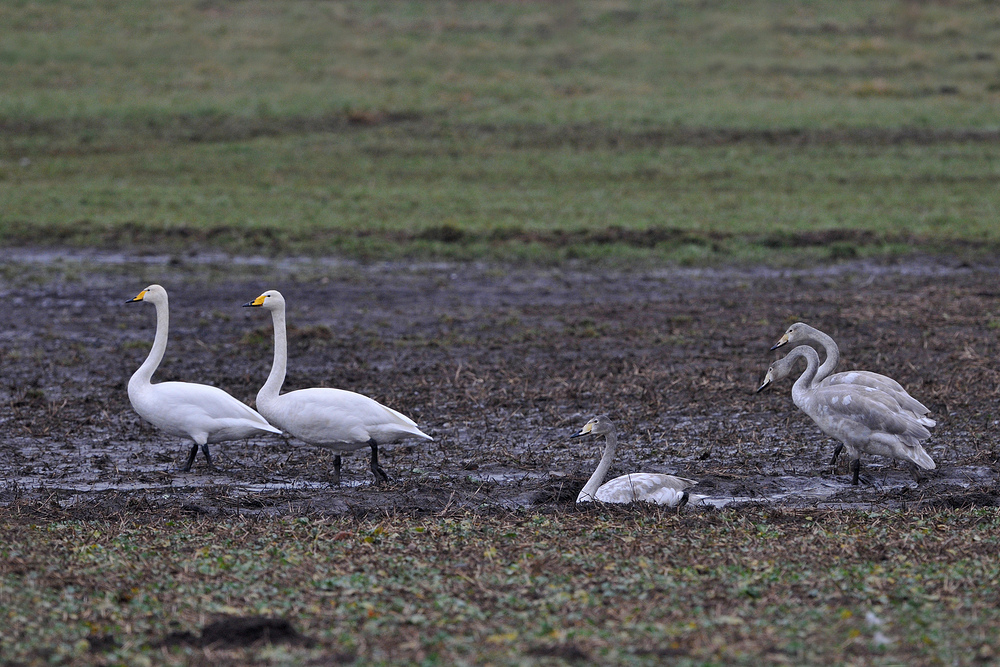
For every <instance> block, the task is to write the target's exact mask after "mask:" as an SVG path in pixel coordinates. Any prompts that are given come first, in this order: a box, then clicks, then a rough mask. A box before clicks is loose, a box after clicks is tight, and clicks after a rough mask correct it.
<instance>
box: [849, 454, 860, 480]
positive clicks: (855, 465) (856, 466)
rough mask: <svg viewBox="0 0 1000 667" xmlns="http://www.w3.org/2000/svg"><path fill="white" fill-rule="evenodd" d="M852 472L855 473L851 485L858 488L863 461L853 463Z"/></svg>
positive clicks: (857, 460)
mask: <svg viewBox="0 0 1000 667" xmlns="http://www.w3.org/2000/svg"><path fill="white" fill-rule="evenodd" d="M851 472H852V473H853V476H852V477H851V484H853V485H854V486H857V485H858V474H859V473H860V472H861V459H854V460H853V461H851Z"/></svg>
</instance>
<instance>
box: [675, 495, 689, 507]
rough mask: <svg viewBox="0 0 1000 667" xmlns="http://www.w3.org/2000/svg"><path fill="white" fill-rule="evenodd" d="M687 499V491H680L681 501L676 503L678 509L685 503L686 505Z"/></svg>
mask: <svg viewBox="0 0 1000 667" xmlns="http://www.w3.org/2000/svg"><path fill="white" fill-rule="evenodd" d="M689 499H690V496H689V495H688V492H687V491H685V492H684V493H682V494H681V501H680V502H679V503H677V509H680V508H682V507H684V506H685V505H687V504H688V500H689Z"/></svg>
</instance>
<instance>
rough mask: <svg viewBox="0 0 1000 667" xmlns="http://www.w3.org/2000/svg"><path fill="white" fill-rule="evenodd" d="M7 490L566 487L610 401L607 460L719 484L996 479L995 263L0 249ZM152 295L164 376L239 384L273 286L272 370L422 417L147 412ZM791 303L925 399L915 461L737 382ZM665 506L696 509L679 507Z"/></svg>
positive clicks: (999, 465)
mask: <svg viewBox="0 0 1000 667" xmlns="http://www.w3.org/2000/svg"><path fill="white" fill-rule="evenodd" d="M0 260H2V269H0V296H2V298H3V302H4V303H5V305H6V308H5V314H6V317H5V318H4V323H3V325H0V452H2V456H0V505H7V506H16V507H22V508H24V507H33V508H35V509H36V510H43V509H44V508H50V509H51V510H52V511H53V512H55V513H58V514H59V515H61V516H65V515H67V514H68V515H70V516H75V517H80V518H88V517H103V516H108V515H110V514H114V513H120V512H122V511H123V510H128V511H130V512H133V511H134V512H142V513H145V514H149V515H155V514H157V513H170V514H176V513H177V512H178V511H182V512H189V513H192V514H209V515H218V514H227V513H229V514H235V513H240V514H257V513H269V514H291V515H299V514H305V513H321V514H332V515H343V514H350V515H359V516H360V515H373V514H379V513H408V514H409V513H441V512H447V511H450V510H462V509H469V508H475V509H476V510H477V511H481V512H493V511H497V512H506V511H510V510H511V509H516V508H534V509H538V510H541V511H548V510H552V509H556V508H560V507H562V508H565V509H569V508H572V507H573V501H574V499H575V497H576V493H577V492H578V491H579V489H580V488H581V487H582V485H583V483H584V482H585V481H586V479H587V477H588V476H589V474H590V472H591V471H592V470H593V468H594V466H595V465H596V462H597V459H598V457H599V454H600V444H601V443H599V442H598V441H596V440H586V439H574V440H570V439H569V436H570V435H572V434H573V433H575V432H576V431H577V430H578V429H579V428H580V427H581V426H582V425H583V423H584V422H585V421H586V420H587V419H588V418H589V417H590V416H592V415H594V414H597V413H608V414H609V415H611V416H612V417H613V418H614V419H615V420H616V421H617V423H618V427H619V433H620V435H621V439H622V441H623V446H622V447H621V448H620V451H619V455H618V458H617V460H616V463H615V465H614V467H613V468H612V471H611V474H612V475H618V474H623V473H626V472H636V471H649V472H668V473H676V474H680V475H683V476H686V477H691V478H695V479H697V480H700V484H699V486H698V487H697V488H696V489H694V491H696V492H698V493H701V494H704V495H708V496H712V497H713V498H716V499H722V500H724V499H729V498H733V497H738V498H741V499H753V500H754V501H755V502H769V503H784V504H793V505H806V506H822V507H831V506H832V507H859V508H866V509H867V508H879V507H898V506H901V505H908V506H910V505H912V506H916V505H936V506H968V505H996V504H998V503H1000V485H998V482H997V473H998V470H1000V461H998V459H1000V435H998V434H997V429H996V426H997V420H998V419H1000V417H998V412H1000V411H998V399H1000V371H998V366H1000V362H998V354H997V353H998V347H1000V282H998V277H1000V265H992V266H967V265H961V264H959V263H957V262H952V261H948V260H928V259H911V260H905V261H902V262H896V263H891V264H875V263H867V262H855V263H845V264H837V265H833V266H826V267H822V268H818V269H797V270H779V269H769V268H763V267H758V268H745V269H744V268H741V269H735V268H729V269H655V270H654V269H649V270H641V269H637V270H633V271H618V270H609V269H603V268H593V267H587V266H583V265H580V266H574V267H570V268H565V267H563V268H537V267H536V268H526V267H515V266H498V265H464V264H463V265H452V264H439V265H437V264H420V265H415V266H414V265H407V264H373V265H362V264H354V263H347V262H334V261H330V262H320V261H315V260H301V261H287V260H286V261H271V260H263V259H259V260H246V259H243V260H234V259H231V258H225V257H213V256H207V255H202V256H191V257H182V258H176V257H174V258H170V257H143V258H138V259H127V258H124V257H121V256H115V255H95V254H88V255H57V254H52V253H45V252H31V251H24V250H21V251H5V252H4V253H2V254H0ZM152 282H158V283H161V284H162V285H164V286H165V287H166V288H167V290H168V291H169V293H170V299H171V304H170V305H171V330H170V342H169V345H168V348H167V354H166V357H165V359H164V362H163V364H162V365H161V367H160V370H159V371H158V373H157V375H156V379H158V380H188V381H197V382H205V383H209V384H214V385H216V386H219V387H222V388H224V389H226V390H227V391H229V392H230V393H232V394H233V395H235V396H236V397H238V398H240V399H241V400H244V401H246V402H248V403H251V404H252V401H253V399H254V395H255V394H256V391H257V389H258V388H259V386H260V384H261V383H262V382H263V380H264V378H265V377H266V376H267V373H268V370H269V368H270V363H271V354H272V347H271V324H270V319H269V318H268V317H267V314H266V313H264V312H261V311H259V310H250V309H243V308H241V305H242V304H243V303H245V302H247V301H249V300H250V299H252V298H253V297H255V296H257V295H258V294H259V293H260V292H261V291H263V290H265V289H269V288H275V289H279V290H281V291H282V292H283V293H284V295H285V297H286V299H287V300H288V303H289V313H288V318H289V324H290V326H291V329H290V332H289V335H290V342H289V346H290V355H291V358H290V361H289V374H288V377H287V379H286V382H285V389H286V390H288V389H296V388H302V387H308V386H329V387H341V388H345V389H351V390H354V391H358V392H361V393H364V394H366V395H368V396H371V397H373V398H375V399H377V400H379V401H381V402H383V403H385V404H386V405H389V406H391V407H394V408H397V409H399V410H401V411H403V412H404V413H406V414H408V415H410V416H411V417H412V418H414V419H415V420H416V421H417V422H418V423H419V425H420V426H421V428H422V429H423V430H424V431H426V432H427V433H429V434H431V435H433V436H434V438H435V441H434V442H433V443H427V444H424V443H419V442H416V441H414V442H409V443H403V444H399V445H394V446H389V447H385V448H384V449H383V452H382V464H383V467H384V468H385V469H386V470H387V471H388V473H389V475H390V476H391V478H392V480H391V482H390V484H388V485H387V486H384V487H377V486H374V485H373V484H372V481H373V480H372V475H371V472H370V471H369V470H368V466H367V460H366V458H365V457H363V456H362V457H359V456H355V457H353V458H348V459H345V465H344V472H343V480H344V483H343V484H342V485H341V486H339V487H334V486H331V484H330V483H329V473H330V471H331V469H332V458H333V457H332V454H331V453H329V452H327V451H324V450H321V449H318V448H314V447H311V446H307V445H304V444H302V443H300V442H296V441H294V440H291V441H289V440H286V439H283V438H280V437H261V438H255V439H252V440H250V441H246V442H244V441H239V442H230V443H222V444H218V445H215V446H214V448H213V455H214V460H215V463H216V467H217V469H216V470H209V469H207V468H206V466H205V461H204V459H203V458H201V457H200V455H199V459H198V460H197V462H196V464H195V467H194V468H193V470H192V471H191V472H190V473H179V472H176V469H177V467H178V466H179V465H180V464H181V463H183V461H184V458H185V456H186V453H187V450H188V445H187V444H185V443H183V442H181V441H179V440H176V439H174V438H171V437H168V436H164V435H162V434H160V433H158V432H157V431H155V430H154V429H153V428H152V427H150V426H148V425H146V424H144V423H143V422H142V421H141V420H140V419H139V417H138V416H137V415H136V414H135V413H134V412H133V411H132V409H131V407H130V405H129V402H128V397H127V394H126V383H127V382H128V378H129V376H130V374H131V373H132V372H133V371H134V370H135V368H137V367H138V365H139V364H140V363H141V362H142V360H143V359H144V358H145V356H146V353H147V352H148V348H149V344H150V342H151V341H152V336H153V330H154V312H153V308H152V307H151V306H149V305H148V304H141V303H140V304H130V305H126V304H125V301H126V300H127V299H130V298H131V297H133V296H135V294H136V293H138V292H139V290H141V289H142V288H143V287H145V286H146V285H148V284H149V283H152ZM797 320H802V321H805V322H808V323H811V324H813V325H814V326H817V327H818V328H820V329H823V330H825V331H827V332H828V333H830V334H831V335H833V336H834V338H836V339H837V340H838V341H839V343H840V345H841V349H842V352H843V361H842V363H841V367H840V368H841V370H846V369H851V368H864V369H869V370H876V371H879V372H883V373H886V374H888V375H890V376H892V377H894V378H896V379H897V380H899V381H900V382H901V383H902V384H903V385H904V386H905V387H907V388H908V389H909V390H910V393H911V394H913V395H914V396H915V397H917V398H918V399H920V400H921V401H923V402H924V403H925V404H926V405H928V406H929V407H930V408H931V410H932V412H933V416H934V417H935V418H936V419H937V420H938V426H937V428H935V429H934V434H933V436H932V438H931V439H930V441H929V444H928V446H927V450H928V452H929V453H930V454H931V456H932V457H933V458H934V460H935V461H936V462H937V464H938V466H939V468H938V470H937V471H936V472H935V473H934V474H932V475H931V476H930V477H929V478H928V479H926V480H925V481H923V482H922V483H920V484H919V485H917V484H915V483H914V482H913V481H912V479H911V478H910V476H909V474H908V473H907V471H906V470H905V469H904V468H903V467H902V466H900V465H897V464H895V463H894V462H892V461H889V460H886V459H881V458H878V457H872V456H869V457H865V458H864V459H863V466H864V467H863V479H862V484H861V485H860V486H859V487H851V486H850V485H849V481H850V478H849V475H848V472H847V467H846V465H847V461H846V459H845V458H842V459H841V462H840V466H839V468H838V469H837V470H836V471H833V470H832V469H831V467H830V465H829V458H830V454H831V451H832V449H833V441H831V440H830V439H829V438H827V437H826V436H824V435H823V434H822V433H821V432H820V431H819V430H818V429H817V428H816V427H815V426H814V425H813V423H812V422H811V421H810V420H809V418H808V417H806V416H805V415H803V414H801V413H800V412H798V411H797V409H796V408H795V407H794V405H793V404H792V401H791V396H790V389H791V383H790V382H784V383H782V384H780V385H778V386H775V387H773V388H771V389H770V390H769V391H767V392H764V393H761V394H754V390H755V389H756V388H757V386H758V384H759V382H760V380H761V378H762V376H763V373H764V371H765V370H766V368H767V366H768V364H769V362H770V361H771V360H772V359H773V358H774V357H775V356H776V354H775V353H772V352H769V351H768V348H769V347H770V346H771V345H772V344H773V343H774V342H775V341H776V340H777V339H778V337H779V336H780V335H781V334H782V332H783V331H784V330H785V328H786V327H787V326H788V325H789V324H790V323H792V322H794V321H797ZM684 511H692V512H697V511H714V510H713V509H711V508H703V509H699V508H694V507H689V508H686V509H685V510H684Z"/></svg>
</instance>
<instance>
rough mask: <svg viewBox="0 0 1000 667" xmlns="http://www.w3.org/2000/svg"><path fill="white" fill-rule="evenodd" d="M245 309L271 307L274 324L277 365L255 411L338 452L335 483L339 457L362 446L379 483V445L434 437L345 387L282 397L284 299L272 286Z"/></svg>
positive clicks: (383, 479) (305, 439) (314, 389)
mask: <svg viewBox="0 0 1000 667" xmlns="http://www.w3.org/2000/svg"><path fill="white" fill-rule="evenodd" d="M244 308H263V309H264V310H269V311H271V322H272V324H273V325H274V363H273V365H272V366H271V373H270V374H269V375H268V376H267V381H266V382H265V383H264V386H263V387H261V388H260V391H259V392H257V409H258V410H260V412H261V414H263V415H264V416H265V417H267V418H268V420H269V421H271V422H272V423H273V424H274V425H275V426H279V427H280V428H282V429H284V430H285V431H287V432H288V433H290V434H291V435H293V436H295V437H296V438H298V439H299V440H302V441H303V442H305V443H307V444H310V445H315V446H317V447H325V448H327V449H332V450H333V451H335V452H337V455H336V456H335V457H334V459H333V466H334V483H336V484H339V483H340V466H341V460H340V455H341V453H343V452H353V451H355V450H358V449H362V448H364V447H368V448H370V449H371V453H372V454H371V470H372V473H373V474H374V475H375V481H376V483H380V482H387V481H389V476H388V475H387V474H386V473H385V471H384V470H383V469H382V467H381V466H380V465H379V463H378V446H379V444H380V443H381V444H385V443H390V442H398V441H400V440H404V439H406V438H420V439H422V440H433V439H434V438H432V437H431V436H429V435H427V434H426V433H424V432H423V431H421V430H420V429H419V428H417V424H416V422H414V421H413V420H412V419H410V418H409V417H407V416H406V415H403V414H401V413H399V412H396V411H395V410H393V409H392V408H387V407H386V406H384V405H382V404H381V403H379V402H377V401H375V400H372V399H370V398H368V397H367V396H362V395H361V394H356V393H354V392H353V391H345V390H343V389H329V388H321V387H312V388H309V389H299V390H297V391H290V392H288V393H287V394H281V395H279V392H280V390H281V385H282V384H283V383H284V381H285V367H286V365H287V363H288V345H287V339H286V334H285V299H284V297H283V296H281V292H278V291H277V290H268V291H267V292H264V293H263V294H261V295H260V296H258V297H257V298H256V299H254V300H253V301H251V302H250V303H247V304H244Z"/></svg>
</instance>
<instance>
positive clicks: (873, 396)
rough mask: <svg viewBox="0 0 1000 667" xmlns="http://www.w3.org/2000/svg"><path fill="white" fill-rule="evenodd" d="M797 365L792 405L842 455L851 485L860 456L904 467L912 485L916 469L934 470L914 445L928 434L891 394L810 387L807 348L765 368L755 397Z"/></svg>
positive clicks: (812, 374) (813, 359)
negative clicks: (837, 444)
mask: <svg viewBox="0 0 1000 667" xmlns="http://www.w3.org/2000/svg"><path fill="white" fill-rule="evenodd" d="M799 359H805V362H806V370H805V371H804V372H803V373H802V375H800V376H799V378H798V379H797V380H796V381H795V384H794V385H793V386H792V400H793V401H794V402H795V405H796V406H798V408H799V409H800V410H802V411H803V412H805V413H806V414H807V415H809V416H810V417H811V418H812V420H813V421H814V422H816V425H817V426H819V427H820V429H821V430H822V431H823V432H824V433H826V434H827V435H829V436H831V437H833V438H836V439H837V440H839V441H840V442H841V443H842V444H843V446H844V447H845V448H846V449H847V453H848V455H849V456H850V458H851V471H852V473H853V476H852V478H851V484H857V483H858V473H859V471H860V469H861V454H860V453H861V452H865V453H866V454H879V455H881V456H889V457H892V458H894V459H898V460H900V461H904V462H906V464H907V466H908V467H909V469H910V472H911V473H912V474H913V476H914V478H916V479H917V481H920V478H919V475H918V473H917V468H918V467H920V468H923V469H924V470H933V469H934V468H935V467H936V466H935V464H934V461H933V459H931V457H930V456H928V454H927V452H925V451H924V448H923V447H922V446H921V444H920V443H921V442H922V441H924V440H926V439H927V438H929V437H930V435H931V434H930V431H928V430H927V427H926V426H924V424H922V423H921V422H920V420H919V418H918V417H917V415H915V414H914V413H913V412H912V411H910V410H906V409H904V408H902V407H900V405H899V403H898V402H897V401H896V399H895V398H893V396H892V395H891V394H888V393H886V392H884V391H882V390H880V389H876V388H874V387H868V386H864V385H858V384H825V383H822V382H820V383H816V382H815V381H814V380H815V378H816V372H817V370H818V369H819V354H818V353H817V352H816V350H814V349H813V348H811V347H810V346H808V345H802V346H800V347H796V348H794V349H792V351H791V352H789V353H788V354H787V355H786V356H785V357H784V358H783V359H778V360H777V361H775V362H774V363H773V364H771V367H770V368H768V369H767V375H766V376H765V377H764V382H763V383H762V384H761V385H760V387H759V388H758V389H757V391H758V392H759V391H762V390H763V389H765V388H766V387H767V386H768V385H770V384H771V383H773V382H777V381H778V380H782V379H784V378H786V377H788V376H789V375H790V374H791V372H792V370H793V368H794V367H795V362H796V361H798V360H799Z"/></svg>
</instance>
